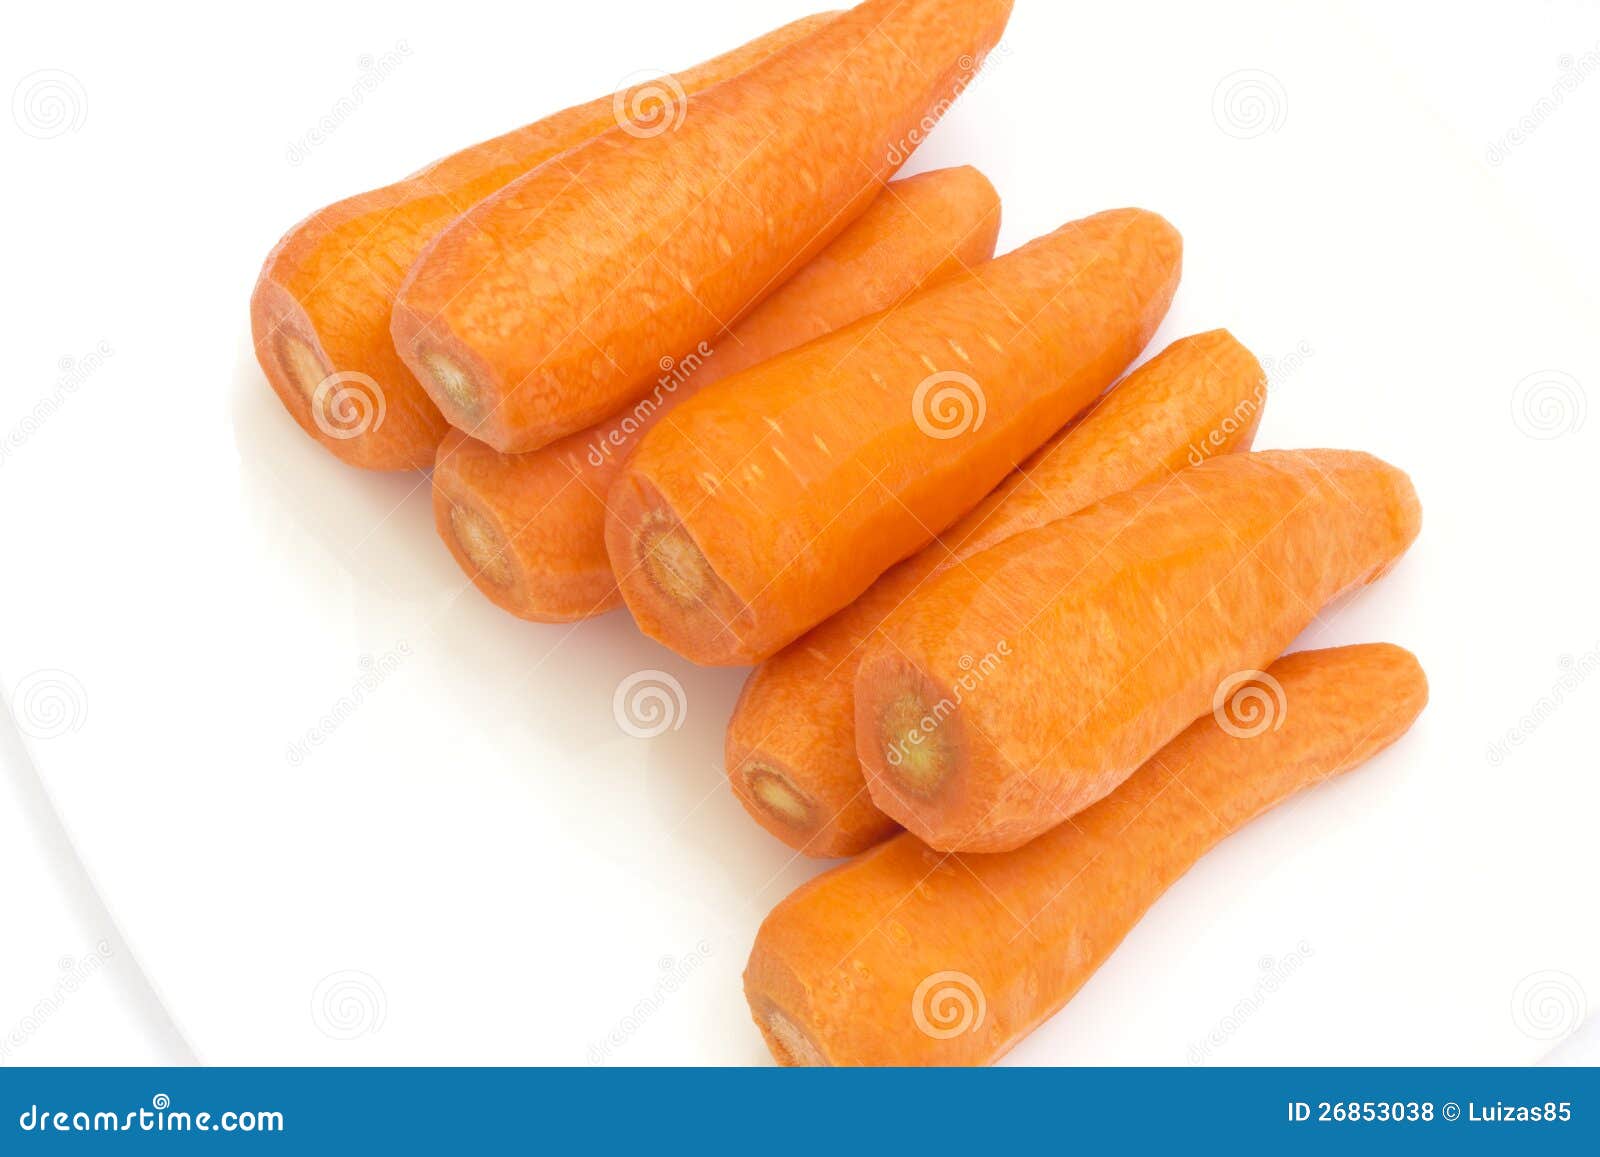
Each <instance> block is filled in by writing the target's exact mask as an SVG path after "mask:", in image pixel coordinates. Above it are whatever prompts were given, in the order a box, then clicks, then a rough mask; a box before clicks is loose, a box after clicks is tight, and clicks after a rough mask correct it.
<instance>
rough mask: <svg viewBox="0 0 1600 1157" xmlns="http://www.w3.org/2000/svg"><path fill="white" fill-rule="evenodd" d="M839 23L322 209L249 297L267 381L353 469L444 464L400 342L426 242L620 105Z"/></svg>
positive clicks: (800, 26) (769, 43)
mask: <svg viewBox="0 0 1600 1157" xmlns="http://www.w3.org/2000/svg"><path fill="white" fill-rule="evenodd" d="M834 15H836V13H824V14H822V15H819V16H810V17H807V18H806V19H804V20H797V21H795V22H794V23H792V24H788V25H785V26H784V27H783V28H780V29H778V30H777V31H776V32H771V33H768V34H767V35H766V36H763V37H760V38H759V39H757V40H753V41H751V42H750V43H749V44H746V45H745V46H743V47H742V48H737V49H734V50H733V51H732V52H729V53H726V54H724V55H722V56H719V57H716V58H715V59H712V60H709V61H707V62H706V63H704V64H701V65H699V66H697V67H695V68H691V69H689V70H687V71H685V72H681V73H678V74H677V75H676V76H675V77H667V78H664V79H663V80H660V81H652V82H650V83H649V84H647V85H640V86H635V87H634V88H631V89H628V90H626V91H624V92H620V93H618V94H616V95H615V96H607V97H602V98H601V99H599V100H593V101H590V102H589V103H588V104H582V105H578V106H576V107H574V108H569V109H566V110H564V111H562V112H558V113H556V114H555V115H554V116H550V117H546V118H545V119H544V120H541V121H536V122H535V123H533V124H531V125H526V126H524V127H522V128H520V129H515V130H513V131H512V132H509V133H505V134H503V135H502V136H498V137H495V138H494V139H493V140H488V141H484V142H482V143H481V144H476V145H473V146H472V147H471V148H467V149H462V150H461V151H460V152H458V153H453V154H451V155H450V156H448V157H445V158H444V159H443V160H440V161H436V162H434V163H433V164H431V165H429V166H428V167H427V168H425V169H423V170H422V171H421V172H419V173H416V174H414V175H413V176H410V177H407V178H406V179H405V180H403V181H397V182H396V183H395V184H392V185H385V186H384V187H383V188H381V189H374V190H372V191H371V192H367V193H360V194H357V195H356V196H354V197H347V198H346V199H345V200H343V201H338V202H335V203H334V204H332V205H329V206H328V207H327V208H325V209H321V210H318V211H317V212H316V213H313V214H312V215H311V216H310V217H307V218H306V219H305V220H304V221H302V222H300V224H298V225H296V226H295V227H294V228H293V229H291V230H290V231H289V232H288V234H286V235H285V236H284V238H283V240H282V241H280V242H278V245H277V247H276V248H275V249H273V251H272V252H271V254H269V255H268V257H267V261H266V264H265V265H264V266H263V267H262V269H261V276H260V279H259V280H258V281H257V282H256V288H255V293H254V295H253V296H252V297H251V299H250V322H251V327H252V329H253V330H254V331H255V343H256V357H257V359H258V360H259V361H260V362H261V368H262V370H263V371H264V372H265V373H266V375H267V381H269V382H270V383H271V384H272V388H273V389H274V390H276V391H277V393H278V397H279V398H281V399H282V401H283V404H284V406H285V407H287V408H288V411H289V413H290V414H292V415H293V416H294V419H295V421H297V422H299V423H300V426H301V427H302V428H303V429H304V430H305V432H306V433H307V434H310V435H311V436H312V437H313V438H315V439H316V440H317V441H319V442H321V443H322V444H323V445H324V446H326V447H327V448H328V449H329V450H332V451H333V452H334V453H335V454H336V455H338V456H339V457H340V458H342V459H344V461H346V462H349V463H350V464H351V465H354V466H364V467H368V468H370V469H374V470H404V469H407V468H417V469H425V468H426V467H428V466H430V465H432V464H433V456H434V449H435V447H437V446H438V444H439V440H440V439H441V438H443V437H444V434H445V431H446V430H447V429H448V428H449V427H448V425H447V423H446V422H445V420H444V417H443V415H441V414H440V413H439V408H438V407H437V406H435V405H434V404H433V403H432V402H431V401H430V400H429V399H428V396H427V394H426V393H425V392H424V390H423V389H422V385H421V383H419V382H418V381H417V379H416V378H415V376H413V374H412V373H411V371H410V370H409V369H407V368H406V366H405V364H404V363H403V362H402V361H401V360H400V357H399V355H398V354H396V353H395V350H394V342H393V340H392V339H391V338H390V336H389V312H390V309H391V308H392V306H393V304H394V296H395V291H396V290H398V289H399V288H400V282H401V279H402V278H403V277H404V276H405V272H406V270H407V269H408V268H410V266H411V264H412V262H413V261H415V260H416V258H417V255H418V254H419V253H421V252H422V249H423V247H424V246H425V245H426V244H427V243H428V242H429V241H430V240H432V239H433V237H434V235H435V234H437V233H438V232H439V230H440V229H442V228H444V226H445V225H446V224H448V223H449V222H450V221H451V220H453V219H454V218H455V217H456V216H458V215H459V214H460V213H461V212H462V211H464V210H466V209H468V208H470V207H471V206H472V205H475V204H476V203H477V202H479V201H481V200H483V198H485V197H487V196H488V195H489V194H490V193H493V192H495V191H496V190H498V189H500V188H502V187H504V186H505V185H506V184H507V183H509V182H510V181H512V180H514V179H516V178H517V177H520V176H522V175H523V174H524V173H526V172H528V171H529V170H530V169H534V168H537V167H538V166H539V165H542V164H543V163H544V162H545V161H548V160H549V159H550V158H551V157H554V156H557V155H559V154H561V153H564V152H566V151H567V150H568V149H570V148H572V147H573V146H575V145H579V144H582V143H583V142H584V141H587V140H589V139H591V138H593V137H595V136H598V135H599V134H600V133H602V132H605V131H606V130H608V129H613V128H615V127H616V126H617V123H618V117H619V110H626V109H628V108H630V107H632V106H633V105H634V104H636V103H639V102H641V101H647V100H648V99H649V98H650V97H651V96H652V95H654V94H656V93H659V92H662V91H670V92H672V93H674V94H675V93H677V92H679V91H682V92H687V93H693V92H699V91H701V90H703V89H706V88H709V87H710V86H712V85H714V84H720V83H721V82H722V81H724V80H727V79H728V78H729V77H732V76H736V75H737V74H739V73H741V72H743V71H745V70H746V69H748V68H750V67H751V66H752V65H754V64H756V63H758V62H760V61H761V60H763V59H765V58H766V57H768V56H770V55H771V54H772V53H774V52H776V51H778V50H779V49H780V48H783V47H785V46H787V45H789V44H793V43H795V42H796V41H798V40H801V39H803V38H804V37H806V36H809V35H810V34H811V33H813V32H815V31H816V30H817V29H819V28H821V27H822V26H823V25H824V24H825V23H826V22H827V21H828V20H830V19H832V18H833V16H834ZM324 383H326V384H324Z"/></svg>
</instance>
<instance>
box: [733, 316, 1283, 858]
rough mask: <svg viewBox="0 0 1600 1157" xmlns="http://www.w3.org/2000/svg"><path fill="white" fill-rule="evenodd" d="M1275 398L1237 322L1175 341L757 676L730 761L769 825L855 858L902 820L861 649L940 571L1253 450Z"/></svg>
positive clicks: (798, 841)
mask: <svg viewBox="0 0 1600 1157" xmlns="http://www.w3.org/2000/svg"><path fill="white" fill-rule="evenodd" d="M1265 400H1266V380H1265V378H1264V376H1263V374H1262V371H1261V365H1260V363H1259V362H1257V361H1256V359H1255V358H1254V357H1253V356H1252V355H1251V353H1250V351H1249V350H1247V349H1245V347H1244V346H1242V345H1240V344H1239V343H1238V342H1237V341H1235V340H1234V338H1233V335H1231V334H1230V333H1228V332H1227V331H1226V330H1220V329H1219V330H1212V331H1211V332H1210V333H1203V334H1197V335H1196V336H1194V337H1187V338H1183V339H1181V340H1180V341H1176V342H1174V343H1173V344H1172V345H1170V346H1168V347H1167V348H1166V349H1165V350H1164V351H1162V352H1161V353H1160V354H1159V355H1157V356H1156V357H1155V358H1154V359H1152V360H1151V361H1149V362H1147V363H1146V364H1145V365H1143V366H1141V367H1140V368H1139V369H1137V370H1135V371H1134V372H1133V373H1131V374H1129V375H1128V376H1127V378H1125V379H1124V380H1123V381H1122V382H1121V383H1120V384H1119V385H1117V386H1115V387H1114V388H1113V389H1112V390H1111V392H1110V393H1108V394H1107V395H1105V397H1104V398H1102V399H1101V400H1100V401H1099V403H1098V404H1096V406H1095V407H1094V409H1093V410H1091V411H1090V412H1089V414H1088V415H1087V416H1086V417H1084V418H1083V419H1082V420H1081V421H1079V422H1077V423H1075V424H1073V425H1072V426H1069V427H1068V428H1067V429H1066V430H1063V431H1062V432H1061V433H1060V434H1058V435H1056V437H1055V438H1054V439H1052V440H1051V441H1050V442H1049V443H1047V444H1046V445H1045V446H1044V448H1043V449H1041V450H1040V451H1039V452H1038V453H1037V454H1035V455H1034V457H1033V458H1032V459H1030V460H1029V461H1028V462H1025V463H1024V464H1023V465H1022V468H1021V469H1020V470H1018V471H1017V472H1016V473H1014V474H1012V475H1011V476H1010V477H1009V478H1007V479H1006V481H1005V482H1003V483H1002V484H1001V485H1000V486H999V487H997V488H996V489H995V491H994V492H993V493H992V494H990V495H989V497H988V498H986V499H984V501H983V502H982V503H981V504H980V505H979V506H977V507H976V508H974V509H973V510H972V512H971V513H969V514H968V515H966V517H964V518H962V519H961V521H959V522H957V523H956V524H955V525H954V526H952V527H951V528H950V529H949V530H947V531H945V533H944V534H942V535H940V536H939V538H938V539H936V540H935V541H934V542H933V543H931V544H929V545H928V546H927V547H925V548H924V549H923V550H921V551H920V552H918V553H917V554H915V555H913V556H912V557H910V558H909V559H907V560H906V561H904V562H902V563H900V564H899V565H897V566H895V567H893V568H892V569H890V570H889V571H887V572H885V573H884V574H883V575H882V577H880V578H879V579H878V581H877V582H875V583H873V584H872V586H871V587H870V588H868V590H867V592H866V593H865V594H864V595H862V596H861V597H860V598H859V599H857V600H856V601H855V602H853V603H851V604H850V605H849V606H848V607H846V608H845V609H844V610H842V611H840V612H839V613H838V614H836V615H834V616H833V617H832V618H831V619H829V620H827V622H825V623H822V624H821V625H819V626H817V627H814V628H812V629H811V630H810V631H808V632H806V634H804V635H802V636H801V637H800V638H799V639H797V640H795V641H794V642H793V643H790V644H789V645H788V646H787V647H785V648H784V649H783V650H782V651H779V652H778V653H777V654H776V655H774V656H773V657H772V658H770V659H768V660H767V661H766V662H765V663H763V664H761V666H760V667H758V668H756V670H755V672H754V673H753V674H752V675H751V676H750V679H749V681H748V682H747V683H746V684H745V686H744V692H743V693H742V694H741V695H740V696H739V703H738V705H737V706H736V707H735V708H734V710H733V718H732V720H730V721H729V723H728V742H727V768H728V778H729V782H730V783H731V784H732V786H733V790H734V793H735V794H736V795H737V796H738V797H739V801H740V802H741V803H743V804H744V806H745V808H746V809H747V810H748V811H749V812H750V814H751V815H752V816H754V817H755V818H756V820H757V822H759V823H760V824H761V825H762V826H763V827H765V828H766V829H767V830H768V831H770V832H771V833H772V834H773V835H775V836H777V837H778V838H779V839H781V840H783V841H784V842H785V843H787V844H789V846H791V847H794V848H798V849H799V850H801V851H803V852H805V853H806V854H807V855H812V856H849V855H854V854H855V853H856V852H859V851H862V850H863V849H865V848H868V847H870V846H872V845H873V844H875V843H877V842H878V841H879V840H882V839H885V838H887V837H888V836H889V835H891V834H892V833H893V832H894V831H895V830H896V829H897V828H898V825H897V824H896V823H895V822H894V821H893V820H891V819H890V818H889V817H888V816H886V815H884V814H883V813H882V812H881V811H879V810H878V809H877V807H876V806H875V805H874V804H873V802H872V799H871V797H870V796H869V795H868V793H867V785H866V780H865V779H864V778H863V777H862V774H861V762H860V760H859V759H858V758H857V756H856V736H855V730H856V720H855V697H854V694H853V689H854V684H855V670H856V659H857V657H858V655H859V653H860V648H861V647H862V646H863V644H865V642H866V641H867V640H868V639H869V638H871V637H872V635H873V634H874V633H875V632H876V631H877V629H878V626H879V624H881V623H882V622H883V620H884V618H885V617H886V616H887V615H888V614H889V613H890V612H891V611H893V610H894V609H895V608H896V607H898V606H899V605H900V604H901V603H903V602H905V601H906V599H908V598H910V597H911V596H912V595H913V594H914V593H915V592H916V591H917V589H918V588H920V587H921V586H922V585H923V584H924V583H926V582H927V581H928V580H929V579H930V578H932V577H933V576H934V575H936V574H939V573H940V572H941V571H943V570H945V569H946V568H947V567H949V566H951V565H954V564H955V563H957V562H958V561H960V560H961V559H964V558H967V557H970V556H971V555H974V554H977V553H978V552H979V551H981V550H984V549H986V548H988V547H990V546H993V545H995V544H996V543H999V542H1001V541H1004V540H1005V539H1007V538H1010V537H1011V536H1012V535H1014V534H1018V533H1020V532H1021V531H1024V530H1031V529H1033V528H1034V527H1038V526H1043V525H1045V524H1046V523H1049V522H1052V521H1054V520H1055V519H1057V518H1061V517H1064V516H1066V515H1068V514H1071V513H1073V512H1074V511H1076V510H1079V509H1080V508H1082V507H1084V506H1087V505H1089V504H1090V503H1092V502H1097V501H1099V500H1100V499H1102V498H1106V497H1109V496H1110V495H1112V494H1116V493H1119V492H1120V491H1123V490H1128V489H1131V488H1132V487H1135V486H1139V485H1142V484H1144V483H1146V482H1150V481H1152V480H1155V479H1158V478H1165V477H1167V476H1169V475H1171V474H1172V473H1173V472H1174V471H1176V470H1179V469H1182V468H1183V467H1184V466H1185V465H1186V464H1188V463H1189V462H1190V461H1192V460H1202V461H1203V460H1204V458H1206V457H1209V456H1212V455H1217V454H1228V453H1233V452H1234V451H1239V450H1248V449H1249V448H1250V442H1251V439H1252V438H1253V437H1254V436H1255V429H1256V423H1257V422H1258V421H1259V420H1260V417H1261V409H1262V405H1263V404H1264V402H1265Z"/></svg>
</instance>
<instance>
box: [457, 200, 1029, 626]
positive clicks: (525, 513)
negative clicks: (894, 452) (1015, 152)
mask: <svg viewBox="0 0 1600 1157" xmlns="http://www.w3.org/2000/svg"><path fill="white" fill-rule="evenodd" d="M999 224H1000V200H999V197H998V196H996V194H995V191H994V188H993V187H992V186H991V185H990V184H989V182H988V181H987V180H986V179H985V178H984V176H983V174H981V173H979V172H978V171H977V170H976V169H972V168H955V169H939V170H936V171H934V172H929V173H923V174H920V175H918V176H915V177H907V178H904V179H902V180H898V181H894V182H892V183H890V184H889V186H888V187H887V188H886V189H885V191H884V192H883V194H882V195H881V196H879V197H878V198H877V200H875V201H874V202H873V203H872V206H871V207H870V208H869V209H868V210H867V211H866V212H865V213H863V214H862V215H861V216H860V217H859V218H857V219H856V221H855V222H854V223H853V224H852V225H851V226H850V227H849V228H848V229H846V230H845V231H844V232H843V233H841V234H839V236H838V237H837V238H835V239H834V241H833V243H832V244H830V245H829V246H828V247H827V248H826V249H824V250H823V251H822V252H821V253H819V254H818V255H817V256H816V257H815V258H813V259H812V260H811V262H810V263H809V264H808V265H807V266H806V267H805V268H804V269H802V270H801V271H800V272H799V273H797V274H795V276H794V277H793V278H791V279H790V280H789V281H788V282H786V283H785V284H784V285H783V286H781V287H780V288H779V289H778V290H777V291H776V292H775V293H773V294H772V296H771V297H768V298H767V299H766V300H765V301H763V302H762V303H761V304H760V305H759V306H757V307H756V308H755V309H754V310H752V311H751V312H750V313H749V314H748V315H746V316H745V318H744V319H743V320H741V321H740V322H739V323H738V324H737V325H735V326H734V327H733V328H732V329H731V330H729V331H727V332H726V333H724V334H723V335H721V336H720V337H719V338H717V339H716V340H715V341H714V342H711V343H709V344H707V345H706V346H705V347H703V351H697V353H696V355H695V356H694V358H693V359H692V361H689V362H688V364H687V365H685V364H681V363H680V364H675V365H671V366H665V367H663V371H664V372H663V374H662V377H661V380H660V382H659V388H658V389H657V390H656V391H655V393H654V394H653V395H652V396H651V397H648V398H645V399H644V400H642V401H640V402H639V403H638V404H637V405H635V406H633V407H632V408H630V409H628V410H625V411H623V412H622V413H621V414H618V415H613V416H612V417H611V418H609V419H607V420H606V421H605V422H601V423H599V424H598V425H595V426H591V427H589V428H588V429H587V430H581V431H579V432H578V433H576V434H569V435H567V436H566V437H565V438H561V439H558V440H557V441H555V442H552V443H551V444H550V445H548V446H546V447H544V448H542V449H539V450H533V451H530V452H528V453H526V454H502V453H500V452H499V451H498V450H495V449H494V448H493V447H491V446H488V445H486V444H485V443H483V442H479V441H477V440H476V439H473V438H469V437H467V435H466V434H464V433H462V432H460V431H455V432H453V433H452V434H451V435H450V436H448V437H446V438H445V440H444V442H443V443H441V444H440V447H439V455H438V461H437V464H436V465H435V467H434V472H433V506H434V515H435V522H436V524H437V526H438V530H439V534H440V536H441V537H442V538H443V539H444V541H445V543H446V544H447V545H448V546H449V547H450V550H451V553H452V554H454V555H455V559H456V561H457V562H458V563H460V564H461V568H462V569H463V570H465V571H466V572H467V574H469V575H470V576H472V580H473V582H475V583H476V584H477V585H478V589H479V590H481V591H483V593H484V594H486V595H488V596H489V598H490V599H491V600H493V601H494V602H495V603H497V604H498V605H500V606H501V607H504V608H505V609H506V610H508V611H510V612H511V613H512V614H514V615H518V616H520V617H522V618H525V619H535V620H540V621H544V622H560V621H568V620H572V619H581V618H587V617H588V616H590V615H597V614H599V613H601V612H602V611H607V610H610V609H611V608H613V607H615V606H618V605H620V604H621V602H622V596H621V595H620V594H619V593H618V591H617V580H616V576H615V575H614V574H613V573H612V570H611V560H610V559H609V558H608V557H607V556H606V544H605V514H606V507H605V496H606V491H607V490H608V489H609V488H610V486H611V483H612V481H613V480H614V479H615V478H616V476H617V473H618V472H619V471H620V470H621V468H622V464H623V463H624V462H625V461H626V460H627V457H628V455H629V453H630V452H631V451H632V448H633V446H634V445H635V444H637V442H638V440H639V439H640V438H641V437H643V435H644V432H645V431H646V430H648V429H650V427H652V426H654V425H655V424H656V423H657V422H658V421H659V420H660V419H661V418H662V417H663V416H664V415H665V414H666V413H667V412H668V411H669V410H670V409H671V408H672V407H674V406H676V405H678V404H679V403H680V402H682V401H683V400H684V399H686V398H688V397H690V396H692V395H693V394H694V393H695V392H697V391H698V390H701V389H703V388H704V387H706V386H708V385H710V384H711V383H712V382H714V381H718V380H720V379H722V378H725V377H727V376H729V375H730V374H734V373H737V372H738V371H740V370H743V369H746V368H748V367H749V366H752V365H755V364H756V363H758V362H761V361H765V360H766V359H767V358H770V357H772V356H773V355H775V354H778V353H781V352H783V351H784V350H787V349H792V348H793V347H795V346H797V345H800V344H802V343H803V342H806V341H809V340H810V339H812V338H814V337H818V336H820V335H822V334H825V333H829V332H831V331H833V330H835V329H838V328H839V327H841V326H843V325H846V324H848V323H849V322H852V321H855V320H856V319H857V318H859V317H862V316H863V315H865V314H868V313H873V312H875V311H877V310H880V309H884V308H887V307H888V306H891V305H893V304H894V303H895V302H897V301H899V300H900V299H901V298H903V297H904V296H906V295H907V294H908V293H911V292H913V291H914V290H916V289H917V288H919V287H920V286H921V285H923V284H925V283H928V282H932V281H936V280H939V279H941V278H943V277H946V276H949V275H950V274H953V273H956V272H958V271H960V270H962V269H964V268H967V267H969V266H972V265H976V264H978V263H979V262H982V261H985V260H987V259H988V258H989V257H990V256H991V255H992V254H993V252H994V242H995V234H996V232H997V230H998V229H999Z"/></svg>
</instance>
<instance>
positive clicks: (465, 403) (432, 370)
mask: <svg viewBox="0 0 1600 1157" xmlns="http://www.w3.org/2000/svg"><path fill="white" fill-rule="evenodd" d="M422 364H423V366H424V368H426V370H427V371H428V376H429V377H430V378H432V379H433V382H434V384H435V385H436V386H438V387H439V389H440V391H441V392H442V393H443V394H444V396H445V397H446V398H448V399H450V401H451V402H452V403H453V404H454V405H456V406H457V407H459V408H460V409H461V411H462V412H463V413H468V414H474V413H477V411H478V387H477V385H476V384H475V383H474V382H473V380H472V376H471V375H470V374H468V373H467V371H466V370H464V369H462V367H461V366H460V364H458V363H457V362H456V361H455V360H453V359H452V358H448V357H446V356H445V355H444V354H442V353H438V352H434V353H429V354H424V355H423V357H422Z"/></svg>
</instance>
